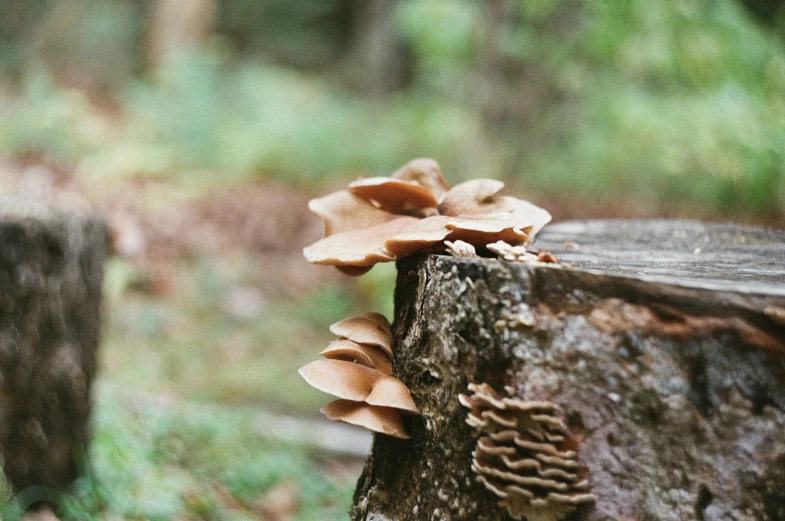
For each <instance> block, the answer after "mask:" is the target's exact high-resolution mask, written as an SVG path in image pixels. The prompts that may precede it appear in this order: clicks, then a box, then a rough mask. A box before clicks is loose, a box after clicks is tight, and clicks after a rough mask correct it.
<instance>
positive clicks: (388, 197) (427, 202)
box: [349, 177, 439, 214]
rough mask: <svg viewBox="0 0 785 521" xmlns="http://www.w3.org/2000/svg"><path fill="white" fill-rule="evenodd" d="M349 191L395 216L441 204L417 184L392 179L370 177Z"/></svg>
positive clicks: (354, 182) (351, 186)
mask: <svg viewBox="0 0 785 521" xmlns="http://www.w3.org/2000/svg"><path fill="white" fill-rule="evenodd" d="M349 191H350V192H351V193H352V194H354V195H356V196H360V197H364V198H366V199H369V200H371V201H372V202H373V203H375V205H376V206H378V208H380V209H382V210H384V211H386V212H391V213H394V214H400V213H409V212H413V211H416V210H421V209H423V208H436V207H437V206H438V205H439V202H438V201H437V199H436V196H434V194H433V193H431V191H430V190H429V189H428V188H426V187H424V186H421V185H419V184H417V183H414V182H411V181H403V180H400V179H392V178H390V177H368V178H365V179H358V180H357V181H353V182H352V183H350V184H349Z"/></svg>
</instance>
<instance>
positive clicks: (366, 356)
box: [319, 338, 392, 376]
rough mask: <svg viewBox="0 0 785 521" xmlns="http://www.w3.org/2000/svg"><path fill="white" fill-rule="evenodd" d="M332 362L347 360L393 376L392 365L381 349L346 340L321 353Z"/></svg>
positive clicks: (340, 340) (339, 341) (331, 344)
mask: <svg viewBox="0 0 785 521" xmlns="http://www.w3.org/2000/svg"><path fill="white" fill-rule="evenodd" d="M319 354H320V355H322V356H323V357H325V358H329V359H331V360H345V361H348V362H354V363H357V364H361V365H364V366H365V367H370V368H371V369H376V370H377V371H379V372H381V373H382V374H385V375H388V376H389V375H391V374H392V363H391V362H390V359H389V358H388V356H387V354H386V353H385V352H384V351H382V350H381V349H380V348H378V347H376V346H372V345H367V344H358V343H357V342H353V341H351V340H347V339H346V338H341V339H339V340H335V341H333V342H331V343H330V345H328V346H327V348H326V349H324V350H323V351H322V352H321V353H319Z"/></svg>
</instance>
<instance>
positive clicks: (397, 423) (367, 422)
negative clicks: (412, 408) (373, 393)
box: [321, 400, 409, 440]
mask: <svg viewBox="0 0 785 521" xmlns="http://www.w3.org/2000/svg"><path fill="white" fill-rule="evenodd" d="M321 411H322V414H324V415H325V416H327V418H329V419H330V420H334V421H340V422H344V423H350V424H352V425H359V426H360V427H365V428H366V429H370V430H372V431H374V432H380V433H382V434H387V435H389V436H394V437H396V438H401V439H404V440H405V439H409V435H408V434H407V433H406V430H405V429H404V428H403V424H402V423H401V414H400V413H399V412H398V411H397V410H396V409H393V408H390V407H379V406H377V405H368V404H367V403H362V402H353V401H350V400H335V401H334V402H330V403H328V404H327V405H325V406H324V407H322V409H321Z"/></svg>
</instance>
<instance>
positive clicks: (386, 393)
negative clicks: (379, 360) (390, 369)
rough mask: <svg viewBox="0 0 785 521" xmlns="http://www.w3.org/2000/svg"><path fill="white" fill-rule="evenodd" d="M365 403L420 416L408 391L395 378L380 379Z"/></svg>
mask: <svg viewBox="0 0 785 521" xmlns="http://www.w3.org/2000/svg"><path fill="white" fill-rule="evenodd" d="M365 403H368V404H370V405H378V406H380V407H393V408H395V409H399V410H400V411H401V412H404V413H408V414H420V411H419V410H418V409H417V406H416V405H415V404H414V401H413V400H412V395H411V394H409V389H408V388H407V387H406V386H405V385H404V384H403V382H401V381H400V380H398V379H397V378H395V377H393V376H386V377H384V378H380V379H379V380H378V381H377V382H376V383H375V384H374V386H373V390H372V391H371V394H369V395H368V397H367V398H365Z"/></svg>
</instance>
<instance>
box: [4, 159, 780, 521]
mask: <svg viewBox="0 0 785 521" xmlns="http://www.w3.org/2000/svg"><path fill="white" fill-rule="evenodd" d="M331 188H337V187H321V190H323V191H326V190H329V189H331ZM510 192H511V193H515V191H514V190H510ZM2 193H6V194H16V195H22V196H27V197H33V198H36V199H43V200H47V201H50V202H53V203H56V204H68V205H72V206H74V205H76V206H86V207H90V208H93V209H95V210H96V211H98V212H101V213H102V214H104V215H105V216H106V219H107V222H108V223H109V227H110V235H111V238H110V239H111V241H110V242H111V248H112V255H111V256H110V257H109V258H108V259H107V264H106V270H105V278H104V295H105V310H106V316H105V318H104V331H103V341H102V345H101V351H100V376H99V378H98V382H97V385H96V387H95V420H94V440H93V444H92V446H91V447H90V465H89V467H88V469H89V470H88V472H87V473H86V475H85V477H84V478H82V479H81V480H80V481H79V482H77V483H76V486H75V489H74V491H73V494H72V495H68V496H58V497H57V499H56V501H55V504H56V515H57V516H58V517H59V518H60V519H64V520H71V519H73V520H77V519H78V520H80V521H81V520H86V519H87V520H90V519H95V520H99V519H101V520H113V521H114V520H118V521H119V520H130V519H149V520H152V521H156V520H170V519H172V520H190V519H204V520H216V521H217V520H234V521H239V520H252V519H253V520H265V521H287V520H311V519H313V520H330V519H345V515H346V514H345V513H346V511H347V510H348V507H349V504H350V501H351V493H352V490H353V487H354V482H355V481H356V479H357V477H358V475H359V472H360V470H361V468H362V458H361V457H359V456H358V455H357V454H351V451H345V452H343V453H341V450H340V448H339V449H338V450H337V452H336V451H335V450H336V449H334V448H333V449H327V448H324V447H322V446H320V445H319V443H318V442H314V443H309V441H308V432H307V431H308V430H309V427H308V426H309V425H317V424H319V422H320V421H321V420H320V417H319V415H318V412H317V411H318V408H319V407H320V406H321V405H323V404H324V403H326V402H327V401H328V398H327V397H326V396H324V395H322V394H321V393H319V392H317V391H315V390H313V389H311V388H310V387H308V386H307V385H306V384H305V383H304V382H303V381H302V380H301V379H300V377H299V376H298V375H297V368H298V367H300V366H301V365H303V364H305V363H307V362H308V361H310V360H312V359H314V358H316V356H317V353H318V352H319V351H320V350H321V349H322V347H323V346H325V345H326V344H327V343H328V342H329V341H330V334H329V332H328V329H327V328H328V326H329V324H330V323H332V322H334V321H337V320H339V319H341V318H344V317H346V316H349V315H350V314H352V313H353V312H361V311H366V310H369V309H376V310H378V311H381V312H383V313H385V314H387V315H388V316H389V315H391V313H392V290H393V284H394V277H395V270H394V267H393V266H383V267H377V268H374V270H373V271H372V272H370V273H369V274H368V275H367V276H364V277H362V278H358V279H354V278H348V277H345V276H342V275H340V274H338V273H337V272H336V271H335V270H332V269H328V268H326V267H318V266H311V265H309V264H308V263H307V262H305V260H304V259H303V258H302V253H301V251H302V248H303V247H304V246H305V245H307V244H309V243H311V242H313V241H314V240H316V239H317V238H319V237H320V234H321V223H320V222H319V220H318V219H317V218H315V217H314V216H312V215H310V213H309V212H308V211H307V201H308V199H309V198H310V197H313V196H314V195H316V193H315V191H314V189H312V188H305V187H297V186H293V185H288V184H284V183H281V182H274V181H270V180H265V179H259V180H254V181H248V180H245V181H241V182H239V183H234V184H227V183H225V182H222V181H221V180H220V179H200V180H183V179H176V178H169V177H143V178H142V177H140V178H135V177H122V178H116V179H103V180H99V181H96V180H91V181H90V182H87V181H85V180H84V179H79V178H77V177H75V176H74V175H72V174H71V173H70V172H68V171H67V170H63V169H58V168H54V167H52V166H50V165H47V164H45V163H42V162H39V161H36V160H28V161H0V194H2ZM532 200H533V201H534V202H536V203H538V204H540V205H542V206H544V207H546V208H547V209H549V210H550V211H551V213H553V214H554V217H555V219H556V220H565V219H569V218H595V217H654V216H679V217H697V218H704V219H711V220H717V219H728V218H731V217H730V216H718V215H712V214H711V213H709V212H702V211H701V210H699V209H695V208H681V209H680V208H656V207H651V206H648V205H646V204H645V203H641V202H635V201H624V200H616V201H614V202H611V201H610V200H606V201H590V200H585V199H580V198H576V197H574V196H566V195H542V194H537V195H536V196H534V197H532ZM732 218H735V220H741V221H746V222H750V221H752V222H758V223H760V222H761V219H749V218H745V217H744V216H734V217H732ZM764 224H765V221H764ZM260 413H262V414H263V416H261V417H260V415H259V414H260ZM282 413H285V414H286V415H287V416H288V417H295V418H299V419H300V420H302V422H304V423H300V424H298V425H301V428H300V431H301V432H300V433H299V435H291V436H289V435H286V436H280V435H276V434H275V431H276V428H277V427H276V425H261V426H260V423H265V422H266V423H275V420H274V419H271V418H279V417H280V416H274V415H275V414H279V415H280V414H282ZM264 415H266V416H264ZM271 415H272V416H271ZM260 418H262V419H260ZM309 422H313V423H309ZM289 432H291V431H289ZM287 437H288V438H290V439H286V438H287ZM36 494H38V495H36ZM40 494H41V492H40V491H26V492H25V491H23V492H22V493H21V494H19V495H17V496H16V497H15V499H13V500H9V501H8V502H7V505H6V506H5V507H4V509H2V510H0V517H1V518H2V519H4V520H6V521H8V520H10V519H13V518H14V517H15V516H16V517H18V515H19V509H20V508H23V507H24V506H26V505H28V504H32V503H34V502H36V501H38V500H40V499H41V497H40ZM47 497H49V496H47Z"/></svg>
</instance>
